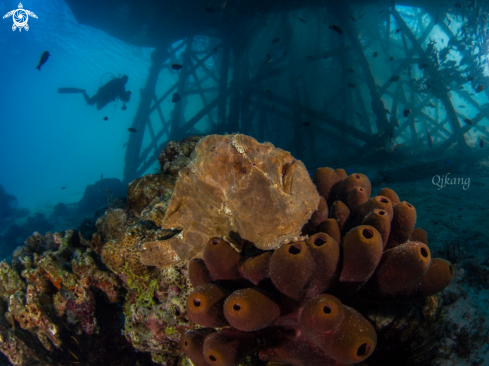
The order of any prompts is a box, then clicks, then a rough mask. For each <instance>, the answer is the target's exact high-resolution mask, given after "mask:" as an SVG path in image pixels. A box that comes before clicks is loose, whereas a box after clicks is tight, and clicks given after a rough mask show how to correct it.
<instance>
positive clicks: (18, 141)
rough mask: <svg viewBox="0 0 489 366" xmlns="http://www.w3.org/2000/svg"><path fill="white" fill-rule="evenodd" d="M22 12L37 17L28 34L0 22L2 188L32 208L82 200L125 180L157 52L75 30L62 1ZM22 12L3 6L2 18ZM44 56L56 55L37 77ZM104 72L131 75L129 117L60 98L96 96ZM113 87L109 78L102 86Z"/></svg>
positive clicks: (27, 5) (11, 4) (115, 108)
mask: <svg viewBox="0 0 489 366" xmlns="http://www.w3.org/2000/svg"><path fill="white" fill-rule="evenodd" d="M23 5H24V9H27V10H30V11H32V12H33V13H34V14H36V15H37V16H38V19H34V18H32V17H29V21H28V24H29V27H30V29H29V31H27V32H26V31H25V30H22V31H21V32H19V31H18V30H16V31H15V32H13V31H12V18H11V17H9V18H7V19H2V20H1V21H0V55H1V57H0V80H1V84H0V85H1V87H0V127H1V128H0V159H1V160H0V161H1V163H0V184H2V185H3V186H4V188H5V190H6V192H8V193H9V194H12V195H14V196H15V197H17V198H18V200H19V205H20V206H23V207H28V208H31V209H33V208H42V207H45V206H52V205H54V204H56V203H57V202H66V203H68V202H75V201H78V200H79V199H80V198H81V196H82V195H83V192H84V190H85V187H86V185H88V184H93V183H94V182H95V181H97V180H99V179H100V176H101V174H103V176H104V178H119V179H121V178H122V170H123V165H124V153H125V149H124V148H123V147H122V145H123V144H124V143H125V142H127V139H128V135H129V132H128V131H127V128H128V127H130V126H131V124H132V118H133V116H134V114H135V112H136V109H137V105H138V102H139V92H138V90H139V89H141V88H143V86H144V83H145V79H146V75H147V72H148V67H149V54H150V52H151V51H152V50H151V49H146V48H141V47H134V46H131V45H127V44H125V43H124V42H122V41H119V40H117V39H115V38H113V37H111V36H109V35H107V34H106V33H104V32H102V31H99V30H97V29H94V28H91V27H88V26H83V25H79V24H77V22H76V21H75V18H74V16H73V14H72V13H71V11H70V9H69V7H68V6H67V5H66V4H65V3H64V2H63V1H60V0H53V1H51V0H50V1H26V2H23ZM17 6H18V2H16V1H1V2H0V13H1V14H2V16H3V15H4V14H6V13H7V12H8V11H10V10H13V9H16V8H17ZM46 50H48V51H49V53H50V54H51V55H52V56H51V57H50V58H49V59H48V61H47V63H46V64H45V65H44V66H42V67H41V71H39V70H37V69H36V68H35V67H36V66H37V64H38V62H39V59H40V56H41V54H42V53H43V52H44V51H46ZM106 72H111V73H113V74H114V75H115V76H119V74H127V75H128V76H129V81H128V83H127V85H126V90H131V91H133V93H132V96H131V101H130V103H128V104H127V110H126V111H122V110H121V109H120V108H121V106H122V103H121V102H120V101H119V103H118V104H117V105H116V104H115V103H110V104H109V105H108V106H107V107H105V108H104V109H102V110H100V111H97V110H96V108H95V107H94V106H88V105H86V104H85V102H84V100H83V98H82V96H81V95H80V94H58V93H57V88H58V87H78V88H83V89H86V90H87V93H88V94H89V95H93V94H95V93H96V91H97V89H98V87H99V86H100V82H101V77H102V75H103V74H104V73H106ZM108 80H110V75H105V76H104V78H103V80H102V81H103V82H104V83H105V82H107V81H108ZM105 116H107V117H108V118H109V119H108V120H107V121H104V120H103V118H104V117H105ZM64 186H66V189H64V190H61V187H64Z"/></svg>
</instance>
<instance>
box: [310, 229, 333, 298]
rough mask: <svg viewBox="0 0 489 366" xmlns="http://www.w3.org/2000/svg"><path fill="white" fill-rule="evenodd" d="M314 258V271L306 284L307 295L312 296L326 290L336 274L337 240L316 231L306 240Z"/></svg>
mask: <svg viewBox="0 0 489 366" xmlns="http://www.w3.org/2000/svg"><path fill="white" fill-rule="evenodd" d="M306 244H307V246H308V247H309V251H310V253H311V255H312V258H313V259H314V266H315V268H314V273H313V275H312V277H311V280H310V281H309V284H308V286H307V295H306V296H307V297H308V298H312V297H314V296H316V295H319V294H320V293H322V292H324V291H326V290H327V289H328V288H330V286H331V285H332V283H333V280H334V279H335V276H336V275H337V268H338V261H339V257H340V247H339V245H338V242H337V241H336V240H334V239H333V238H332V237H331V236H329V235H328V234H325V233H318V234H314V235H313V236H311V237H310V238H309V239H307V240H306Z"/></svg>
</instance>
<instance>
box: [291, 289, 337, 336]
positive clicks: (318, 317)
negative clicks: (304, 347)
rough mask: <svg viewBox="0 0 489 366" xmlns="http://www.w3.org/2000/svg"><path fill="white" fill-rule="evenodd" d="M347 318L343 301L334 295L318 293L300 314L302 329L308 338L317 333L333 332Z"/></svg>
mask: <svg viewBox="0 0 489 366" xmlns="http://www.w3.org/2000/svg"><path fill="white" fill-rule="evenodd" d="M344 319H345V312H344V309H343V304H342V303H341V301H340V300H339V299H338V298H336V297H335V296H333V295H328V294H323V295H318V296H316V297H314V298H312V299H311V300H309V301H308V302H307V303H306V305H305V306H304V308H303V309H302V313H301V316H300V329H301V332H302V333H303V334H305V335H306V336H307V337H308V338H310V337H312V334H315V333H318V332H319V333H325V332H331V331H333V330H335V329H336V328H338V327H339V326H340V324H341V323H342V322H343V320H344Z"/></svg>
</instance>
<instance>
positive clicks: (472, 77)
mask: <svg viewBox="0 0 489 366" xmlns="http://www.w3.org/2000/svg"><path fill="white" fill-rule="evenodd" d="M474 79H475V76H474V75H469V76H467V78H466V80H467V81H472V80H474Z"/></svg>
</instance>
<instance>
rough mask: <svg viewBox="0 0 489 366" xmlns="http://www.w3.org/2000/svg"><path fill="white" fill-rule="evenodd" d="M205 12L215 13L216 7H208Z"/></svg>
mask: <svg viewBox="0 0 489 366" xmlns="http://www.w3.org/2000/svg"><path fill="white" fill-rule="evenodd" d="M205 11H206V12H208V13H213V12H214V7H213V6H212V5H208V6H206V7H205Z"/></svg>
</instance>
